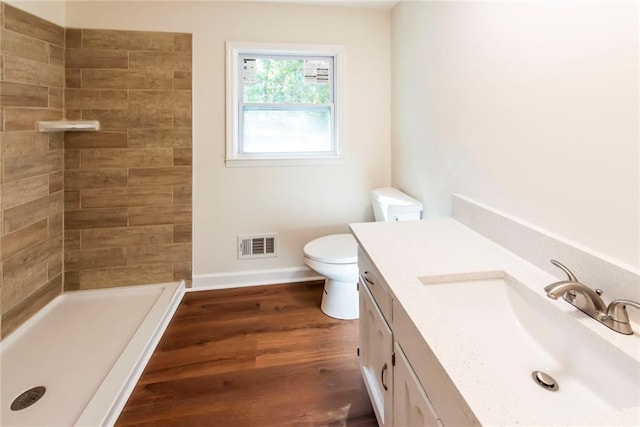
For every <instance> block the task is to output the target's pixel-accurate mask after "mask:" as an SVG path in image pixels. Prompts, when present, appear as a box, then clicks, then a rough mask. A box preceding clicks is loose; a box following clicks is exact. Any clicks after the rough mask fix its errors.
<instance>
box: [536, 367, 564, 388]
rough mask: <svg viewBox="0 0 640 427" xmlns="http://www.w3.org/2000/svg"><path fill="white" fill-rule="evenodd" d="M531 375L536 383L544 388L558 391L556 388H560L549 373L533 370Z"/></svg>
mask: <svg viewBox="0 0 640 427" xmlns="http://www.w3.org/2000/svg"><path fill="white" fill-rule="evenodd" d="M531 377H532V378H533V380H534V381H535V382H536V384H538V385H539V386H540V387H542V388H543V389H545V390H549V391H558V389H559V388H560V386H559V385H558V383H557V382H556V380H555V379H553V377H552V376H551V375H549V374H545V373H544V372H542V371H533V372H532V373H531Z"/></svg>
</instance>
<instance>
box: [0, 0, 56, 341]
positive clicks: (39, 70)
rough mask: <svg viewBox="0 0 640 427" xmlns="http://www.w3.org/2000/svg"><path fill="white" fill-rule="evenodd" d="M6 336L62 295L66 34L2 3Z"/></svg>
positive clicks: (0, 306)
mask: <svg viewBox="0 0 640 427" xmlns="http://www.w3.org/2000/svg"><path fill="white" fill-rule="evenodd" d="M0 11H2V15H3V18H4V19H0V23H2V29H1V31H2V32H1V35H0V37H1V44H0V57H1V58H0V66H1V67H2V68H1V73H2V79H1V82H0V106H1V107H2V108H1V109H0V110H1V111H2V118H0V126H2V129H1V130H2V133H1V134H0V179H1V181H0V183H1V184H2V188H1V191H0V200H1V201H0V207H1V210H2V215H1V218H2V219H1V226H0V230H1V235H2V239H1V243H0V254H1V255H0V261H1V263H2V264H1V267H0V286H1V303H0V311H1V314H2V328H1V331H2V332H1V336H5V335H6V334H8V333H9V332H11V331H12V330H14V329H15V328H16V327H17V326H18V325H20V324H21V323H22V322H24V321H25V320H26V319H27V318H29V317H30V316H31V315H33V314H34V313H35V312H37V311H38V310H39V309H40V308H42V307H43V306H44V305H45V304H46V303H47V302H49V301H50V300H51V299H53V298H54V297H55V296H56V295H58V294H59V293H60V292H62V257H63V249H62V218H63V197H62V186H63V149H62V144H63V136H62V134H60V133H51V134H42V133H36V132H35V131H34V129H35V122H36V121H37V120H57V119H61V118H62V116H63V87H64V28H62V27H60V26H57V25H54V24H52V23H50V22H47V21H44V20H42V19H39V18H36V17H34V16H33V15H30V14H28V13H25V12H22V11H20V10H19V9H16V8H14V7H11V6H9V5H6V4H4V3H0Z"/></svg>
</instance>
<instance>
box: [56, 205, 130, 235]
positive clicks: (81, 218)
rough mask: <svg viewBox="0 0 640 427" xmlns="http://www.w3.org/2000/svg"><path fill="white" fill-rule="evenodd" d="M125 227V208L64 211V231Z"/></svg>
mask: <svg viewBox="0 0 640 427" xmlns="http://www.w3.org/2000/svg"><path fill="white" fill-rule="evenodd" d="M125 225H127V208H105V209H86V210H79V211H66V212H65V214H64V229H65V230H81V229H85V228H106V227H123V226H125Z"/></svg>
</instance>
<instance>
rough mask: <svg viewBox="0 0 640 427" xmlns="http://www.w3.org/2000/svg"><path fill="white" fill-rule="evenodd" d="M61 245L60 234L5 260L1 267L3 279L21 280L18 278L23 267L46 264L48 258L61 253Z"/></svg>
mask: <svg viewBox="0 0 640 427" xmlns="http://www.w3.org/2000/svg"><path fill="white" fill-rule="evenodd" d="M62 244H63V243H62V233H60V234H55V235H52V236H50V237H49V238H47V239H46V240H44V241H42V242H39V243H37V244H36V245H34V246H33V247H29V248H27V249H24V250H22V251H20V252H18V253H17V254H16V255H14V256H12V257H9V258H7V259H6V260H5V261H4V265H3V277H4V279H5V280H6V279H7V278H8V277H11V278H12V280H22V279H23V278H21V277H20V276H21V269H23V268H25V266H30V265H36V264H40V263H44V264H46V262H47V260H48V259H49V258H51V257H52V256H55V255H56V254H57V253H59V252H61V251H62ZM5 283H6V282H5Z"/></svg>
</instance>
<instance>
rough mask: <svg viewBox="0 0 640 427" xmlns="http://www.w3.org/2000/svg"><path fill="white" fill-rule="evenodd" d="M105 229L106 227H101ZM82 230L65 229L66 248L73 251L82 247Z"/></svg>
mask: <svg viewBox="0 0 640 427" xmlns="http://www.w3.org/2000/svg"><path fill="white" fill-rule="evenodd" d="M101 230H104V229H101ZM106 230H110V229H106ZM81 232H82V231H81V230H65V232H64V250H65V251H72V250H75V249H80V233H81ZM107 246H115V245H107Z"/></svg>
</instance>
